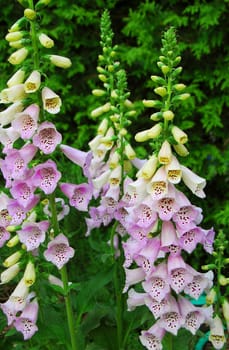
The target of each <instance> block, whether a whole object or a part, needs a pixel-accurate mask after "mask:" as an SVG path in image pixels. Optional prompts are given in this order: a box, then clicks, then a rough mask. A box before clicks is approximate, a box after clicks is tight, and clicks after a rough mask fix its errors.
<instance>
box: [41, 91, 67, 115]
mask: <svg viewBox="0 0 229 350" xmlns="http://www.w3.org/2000/svg"><path fill="white" fill-rule="evenodd" d="M42 102H43V108H44V110H45V111H47V112H49V113H50V114H57V113H59V112H60V107H61V105H62V101H61V99H60V97H59V96H58V95H57V94H56V93H55V92H53V91H52V90H51V89H49V88H48V87H44V88H43V89H42Z"/></svg>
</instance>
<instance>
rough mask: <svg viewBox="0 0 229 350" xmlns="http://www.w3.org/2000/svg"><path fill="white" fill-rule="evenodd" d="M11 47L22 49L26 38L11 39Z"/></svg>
mask: <svg viewBox="0 0 229 350" xmlns="http://www.w3.org/2000/svg"><path fill="white" fill-rule="evenodd" d="M9 45H10V47H12V48H14V49H21V48H22V47H24V46H25V45H24V40H23V39H22V40H17V41H11V42H10V43H9Z"/></svg>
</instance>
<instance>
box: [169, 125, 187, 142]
mask: <svg viewBox="0 0 229 350" xmlns="http://www.w3.org/2000/svg"><path fill="white" fill-rule="evenodd" d="M171 132H172V135H173V137H174V140H175V141H176V142H177V143H181V144H182V145H183V144H184V143H186V142H187V141H188V135H187V134H186V133H185V132H184V131H183V130H181V129H180V128H178V127H177V126H175V125H174V126H173V127H172V130H171Z"/></svg>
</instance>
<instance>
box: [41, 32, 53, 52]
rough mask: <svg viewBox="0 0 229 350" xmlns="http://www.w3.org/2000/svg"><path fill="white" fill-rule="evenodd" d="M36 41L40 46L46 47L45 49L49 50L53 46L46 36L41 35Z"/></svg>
mask: <svg viewBox="0 0 229 350" xmlns="http://www.w3.org/2000/svg"><path fill="white" fill-rule="evenodd" d="M38 39H39V41H40V44H41V45H42V46H44V47H46V48H47V49H50V48H51V47H53V46H54V41H53V40H52V39H51V38H50V37H49V36H48V35H46V34H44V33H41V34H40V35H39V36H38Z"/></svg>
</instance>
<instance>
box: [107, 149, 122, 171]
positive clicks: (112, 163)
mask: <svg viewBox="0 0 229 350" xmlns="http://www.w3.org/2000/svg"><path fill="white" fill-rule="evenodd" d="M119 162H120V154H119V153H118V152H114V153H113V154H112V155H111V156H110V159H109V167H110V169H114V168H116V167H117V166H118V165H119Z"/></svg>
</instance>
